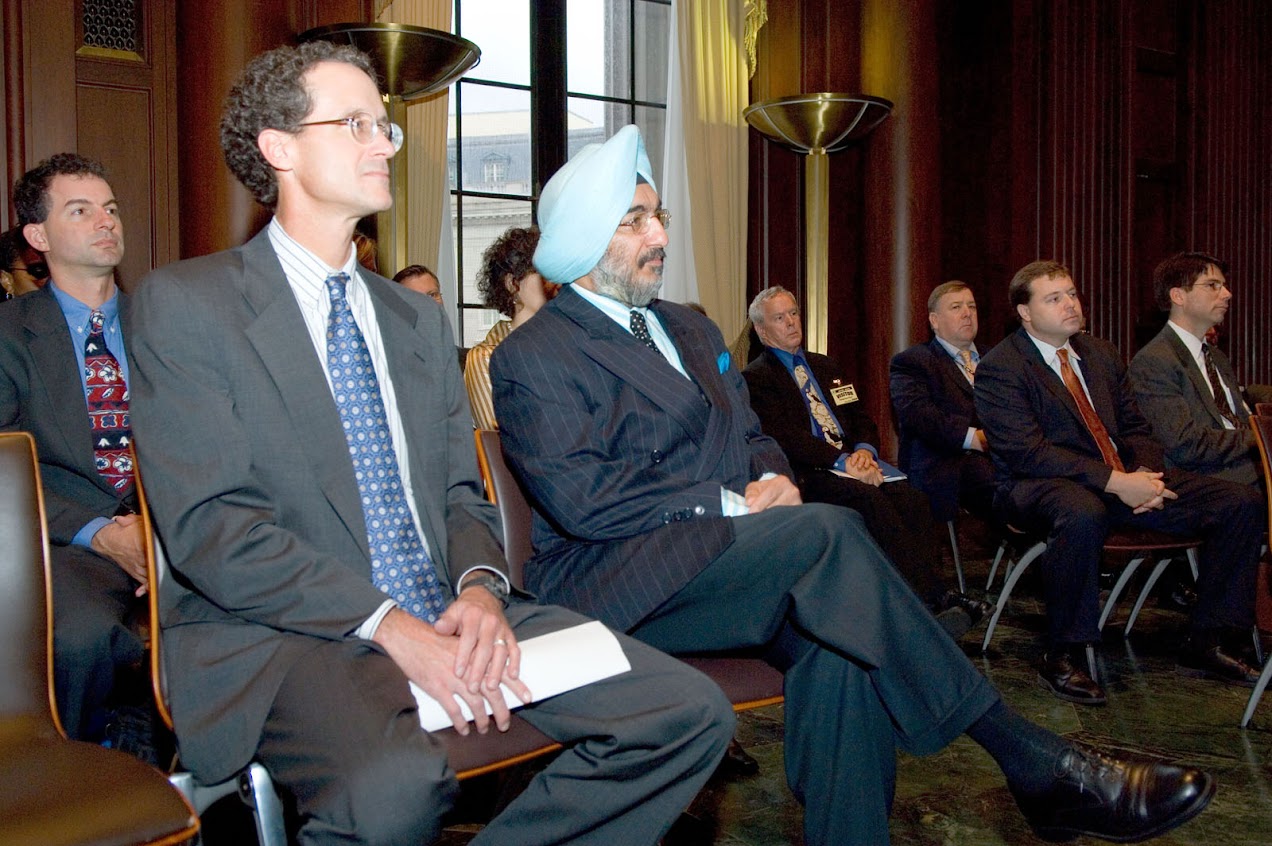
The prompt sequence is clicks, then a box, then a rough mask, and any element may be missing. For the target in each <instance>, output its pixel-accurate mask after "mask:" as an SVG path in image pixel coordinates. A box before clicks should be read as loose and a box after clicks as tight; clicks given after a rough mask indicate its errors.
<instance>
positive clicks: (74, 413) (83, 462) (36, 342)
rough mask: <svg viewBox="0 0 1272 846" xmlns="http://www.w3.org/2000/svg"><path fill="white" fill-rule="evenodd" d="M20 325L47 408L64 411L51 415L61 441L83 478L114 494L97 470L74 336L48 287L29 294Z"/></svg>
mask: <svg viewBox="0 0 1272 846" xmlns="http://www.w3.org/2000/svg"><path fill="white" fill-rule="evenodd" d="M24 328H25V329H26V331H27V332H28V333H29V334H30V336H31V340H30V342H29V348H30V352H31V358H32V360H33V361H34V362H35V372H36V374H37V376H38V379H39V383H40V389H41V390H43V391H44V394H45V399H46V400H47V402H48V407H49V408H55V409H63V410H64V411H65V413H60V414H57V415H55V428H56V430H57V432H58V433H59V434H60V435H61V436H62V439H63V440H64V441H65V444H66V447H65V449H66V452H67V454H68V455H74V456H76V457H77V459H78V462H77V463H78V464H79V466H80V471H81V475H82V476H84V478H86V479H92V480H93V481H94V483H96V484H97V486H98V487H100V488H101V489H102V490H104V491H108V492H109V493H110V494H111V496H117V494H116V492H115V491H114V490H112V489H111V488H110V486H108V485H107V484H106V482H105V480H103V479H102V478H101V476H100V474H98V472H97V462H96V460H95V459H94V457H93V437H92V429H91V428H90V425H89V420H88V405H87V403H86V400H85V398H84V384H83V382H81V381H80V376H79V373H78V372H76V364H75V362H76V359H75V350H74V348H73V346H72V345H73V344H74V343H75V339H74V337H73V336H72V335H71V333H70V330H69V329H68V328H67V327H66V316H65V315H64V314H62V308H61V306H59V305H58V303H57V299H56V298H55V297H54V296H53V291H52V290H51V289H49V288H47V287H46V288H44V289H42V290H40V291H38V292H36V293H33V294H31V295H30V308H29V310H28V312H27V316H26V321H25V324H24Z"/></svg>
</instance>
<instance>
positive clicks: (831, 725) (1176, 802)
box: [491, 126, 1213, 846]
mask: <svg viewBox="0 0 1272 846" xmlns="http://www.w3.org/2000/svg"><path fill="white" fill-rule="evenodd" d="M670 219H671V216H670V213H669V212H667V211H666V210H665V209H663V208H662V206H661V203H660V201H659V198H658V194H657V192H656V190H655V187H654V184H653V173H652V169H651V168H650V164H649V159H648V157H647V156H646V155H645V148H644V144H643V142H642V141H641V138H640V133H639V131H638V130H637V129H636V127H634V126H627V127H624V128H623V129H621V130H619V131H618V133H617V134H615V135H614V137H612V138H611V139H610V140H608V141H607V142H605V144H603V145H590V146H588V147H586V148H584V149H583V150H581V151H580V152H579V153H577V154H576V155H575V157H574V158H573V159H572V160H571V161H570V162H569V163H568V164H566V165H565V167H563V168H562V169H561V170H559V171H558V172H557V173H556V175H554V176H553V177H552V179H551V180H550V181H549V182H548V184H547V185H546V186H545V187H544V189H543V193H542V196H541V200H540V205H539V227H540V230H541V233H542V234H541V237H540V240H539V247H538V249H537V250H536V252H535V261H534V263H535V266H536V267H537V268H539V271H540V272H541V273H542V274H543V275H544V277H545V278H546V279H549V280H551V281H554V282H558V283H561V284H565V285H566V287H565V288H564V289H563V290H562V291H561V293H560V294H559V295H558V296H557V297H556V299H554V300H553V301H552V302H550V303H548V304H547V305H546V306H544V307H543V308H542V309H541V310H540V311H539V313H538V314H537V315H536V316H535V318H534V319H533V320H531V321H530V322H528V323H527V324H526V325H525V326H523V327H521V328H520V329H518V330H517V331H516V332H513V333H512V334H511V335H509V336H508V338H507V339H506V340H505V341H504V342H503V343H501V344H500V345H499V347H498V348H497V349H496V350H495V354H494V357H493V358H492V360H491V381H492V383H493V386H494V396H495V410H496V412H497V413H498V415H499V423H500V427H501V428H500V433H501V439H502V441H503V445H504V450H505V455H506V456H507V457H508V459H509V461H510V464H511V465H512V468H513V470H514V472H516V473H517V474H518V475H519V476H520V478H521V481H522V483H523V484H524V486H525V488H526V489H527V491H528V492H529V496H530V500H531V502H532V504H533V507H534V510H535V514H534V541H535V550H536V553H535V556H534V557H533V558H532V559H531V560H530V561H529V562H528V563H527V566H526V575H527V581H528V582H529V586H530V587H531V588H532V589H533V590H535V591H537V592H538V593H539V595H540V596H541V597H543V598H545V599H548V600H551V601H557V602H561V603H563V604H565V605H567V606H572V607H574V608H576V609H579V610H582V611H584V613H589V614H592V615H595V616H597V617H599V618H600V619H602V620H603V621H605V622H607V623H608V624H610V625H611V626H613V627H614V628H616V629H620V630H624V631H628V632H630V633H631V634H633V635H635V636H636V637H637V638H639V639H641V640H644V641H646V642H648V643H650V644H652V645H654V646H657V647H659V648H662V649H665V650H667V651H669V652H672V653H677V652H680V653H686V652H711V651H721V650H730V649H737V648H743V647H757V648H763V647H767V648H768V651H769V654H770V660H772V661H773V662H774V663H775V665H777V666H779V667H781V668H782V669H783V670H784V671H785V674H786V696H787V707H786V709H785V713H786V744H785V750H786V771H787V775H788V781H789V782H790V785H791V787H792V789H793V790H794V792H795V795H796V796H797V797H798V798H799V799H800V800H801V801H802V802H803V803H804V804H805V808H806V810H805V815H804V838H805V841H806V842H807V843H809V844H812V846H841V844H849V843H851V844H871V843H886V842H887V840H888V815H889V811H890V809H891V805H892V797H893V781H894V776H895V770H896V760H895V757H896V749H897V747H898V746H900V747H902V748H904V749H907V750H909V751H911V752H915V753H918V754H926V753H931V752H935V751H937V750H938V749H941V748H942V747H944V746H945V745H946V744H947V743H949V742H950V741H951V740H953V739H954V738H955V737H957V736H958V735H959V734H961V733H963V732H966V733H967V734H968V735H970V736H971V737H972V738H973V739H974V740H975V741H976V742H977V743H979V744H981V745H982V746H983V747H984V748H985V749H986V750H987V751H988V752H989V753H990V754H991V755H992V756H993V758H994V760H995V761H996V762H997V763H998V765H999V766H1000V767H1002V768H1003V771H1004V773H1005V774H1006V776H1007V783H1008V785H1009V786H1010V788H1011V790H1012V793H1013V795H1014V796H1015V797H1016V800H1017V802H1018V804H1019V805H1020V807H1021V809H1022V811H1024V813H1025V815H1026V817H1027V818H1028V820H1029V822H1030V823H1031V824H1032V825H1033V826H1034V828H1035V829H1036V830H1038V831H1040V832H1043V833H1044V834H1045V835H1046V836H1049V837H1054V838H1068V837H1071V836H1073V835H1074V834H1076V833H1079V832H1087V833H1092V834H1095V835H1097V836H1103V837H1111V838H1115V839H1119V840H1123V841H1130V840H1139V839H1144V838H1146V837H1151V836H1154V835H1156V834H1160V833H1161V832H1163V831H1167V830H1169V829H1171V828H1173V827H1174V826H1176V825H1178V824H1180V823H1181V822H1182V821H1184V820H1186V819H1188V818H1190V817H1192V816H1193V815H1195V814H1197V813H1198V812H1200V810H1201V809H1202V808H1204V807H1205V805H1206V803H1207V802H1208V801H1209V797H1210V794H1211V792H1212V791H1213V781H1212V780H1211V778H1210V777H1209V776H1208V775H1206V774H1205V773H1202V772H1200V771H1197V770H1194V769H1191V768H1187V767H1176V766H1169V765H1164V764H1156V763H1148V762H1144V761H1129V760H1119V759H1115V758H1111V757H1108V756H1105V755H1102V754H1099V753H1096V752H1093V751H1091V750H1086V749H1081V748H1079V747H1077V746H1074V745H1071V744H1069V743H1067V742H1066V741H1064V740H1063V739H1061V738H1059V737H1057V736H1056V735H1054V734H1052V733H1051V732H1049V731H1046V730H1045V729H1042V728H1040V727H1039V726H1036V725H1034V724H1033V723H1030V722H1029V721H1027V720H1025V719H1024V718H1023V717H1021V716H1019V715H1018V714H1016V713H1014V712H1013V711H1011V710H1010V709H1009V708H1008V707H1007V706H1006V705H1005V704H1003V702H1002V700H1001V698H1000V697H999V695H998V693H997V691H995V690H994V688H993V686H992V685H991V684H990V683H989V682H988V681H987V680H986V679H985V678H984V677H983V676H981V675H980V674H979V673H978V672H976V670H975V668H973V667H972V665H971V663H970V662H968V660H967V658H966V657H965V656H964V655H963V653H962V652H960V651H959V649H958V648H957V646H956V645H955V644H954V642H953V641H951V640H950V639H949V637H947V636H946V634H945V633H944V632H943V631H942V630H941V628H940V626H938V625H937V624H936V621H935V620H933V619H932V616H931V615H930V614H928V613H927V612H926V610H925V609H924V607H923V604H922V603H921V602H920V601H919V600H918V598H917V597H916V596H915V595H914V593H913V592H912V591H911V590H910V589H909V588H908V587H906V585H905V582H904V581H902V580H901V577H900V576H899V575H897V573H896V572H895V570H894V569H893V567H892V565H891V564H890V563H889V562H888V561H887V559H886V558H884V556H883V554H882V553H881V552H880V551H879V547H878V546H877V545H876V544H875V543H874V542H873V541H871V540H870V539H869V537H868V536H867V535H866V531H865V528H864V525H863V523H862V522H861V517H860V515H857V514H855V513H854V512H852V511H849V510H847V509H844V508H838V507H835V506H830V505H820V504H810V505H801V504H800V497H799V491H798V490H797V489H796V488H795V486H794V484H793V483H792V482H791V477H790V474H791V470H790V466H789V465H788V464H787V462H786V459H785V457H784V456H783V455H782V452H781V450H780V449H779V448H778V447H777V444H776V443H774V442H773V440H772V439H771V438H768V437H766V436H765V435H764V434H763V433H762V432H761V431H760V427H759V421H758V420H757V419H756V417H755V413H754V412H753V411H752V410H751V407H750V403H749V402H748V400H747V396H746V386H745V383H744V382H743V380H742V377H741V375H740V374H739V373H738V370H737V368H735V367H734V366H733V364H732V362H731V360H730V356H729V354H728V352H727V351H726V350H725V345H724V339H723V338H722V337H721V335H720V331H719V330H718V329H717V328H716V327H715V324H713V323H712V322H711V321H710V320H708V319H707V318H705V317H703V316H701V315H699V314H697V313H695V312H694V311H692V310H690V309H688V308H685V307H683V306H679V305H675V304H673V303H668V302H664V301H662V300H659V299H657V295H658V291H659V288H660V287H661V284H662V266H663V257H664V255H665V248H666V246H667V229H666V227H667V225H668V223H669V222H670ZM568 283H572V284H568Z"/></svg>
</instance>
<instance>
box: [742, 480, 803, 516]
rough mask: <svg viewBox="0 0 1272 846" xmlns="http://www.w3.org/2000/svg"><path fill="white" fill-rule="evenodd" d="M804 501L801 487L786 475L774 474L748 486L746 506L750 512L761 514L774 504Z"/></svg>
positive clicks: (800, 502) (791, 503) (794, 503)
mask: <svg viewBox="0 0 1272 846" xmlns="http://www.w3.org/2000/svg"><path fill="white" fill-rule="evenodd" d="M803 502H804V500H803V498H802V497H800V495H799V488H797V487H795V483H794V482H792V481H791V480H790V479H788V478H787V477H785V476H774V477H773V478H771V479H763V480H761V481H758V482H751V483H750V484H749V485H747V486H746V507H747V512H748V513H750V514H759V513H760V512H761V511H764V510H765V509H767V508H771V507H772V506H774V505H800V504H802V503H803Z"/></svg>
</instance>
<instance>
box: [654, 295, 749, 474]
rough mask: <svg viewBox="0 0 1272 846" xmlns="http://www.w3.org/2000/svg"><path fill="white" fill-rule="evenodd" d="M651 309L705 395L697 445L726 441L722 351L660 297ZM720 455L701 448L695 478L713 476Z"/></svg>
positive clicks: (726, 399) (726, 404)
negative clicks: (703, 419)
mask: <svg viewBox="0 0 1272 846" xmlns="http://www.w3.org/2000/svg"><path fill="white" fill-rule="evenodd" d="M652 308H653V310H654V312H655V313H656V314H657V315H658V318H659V319H660V320H661V321H662V322H663V326H664V327H665V328H666V329H667V334H669V335H671V339H672V341H673V342H674V343H675V345H676V350H677V351H678V352H679V353H680V361H681V363H682V364H684V366H685V370H686V371H688V373H689V376H690V377H691V378H692V379H693V381H694V382H695V383H696V384H697V386H698V388H699V390H700V396H702V397H705V398H706V401H707V405H708V406H709V409H710V410H709V411H708V413H707V425H706V429H705V431H703V432H702V435H701V437H700V438H699V439H698V442H699V443H700V444H723V443H725V442H726V438H727V437H728V432H729V425H730V420H731V415H730V414H729V413H728V412H727V409H728V408H729V393H728V391H727V389H726V387H725V384H724V375H723V374H722V373H721V372H720V353H721V352H723V350H716V349H713V348H712V347H711V345H710V343H709V342H710V339H711V336H710V335H709V334H707V333H706V332H701V331H697V330H696V329H694V328H693V327H692V326H690V325H688V324H687V323H686V322H684V321H683V320H682V317H683V315H681V313H680V312H679V311H678V310H676V309H670V308H667V307H666V303H664V302H662V301H661V300H658V301H656V302H655V303H654V304H653V306H652ZM697 416H698V415H694V418H695V419H696V418H697ZM700 428H701V423H698V424H697V427H696V428H694V429H689V430H688V431H689V432H690V434H691V435H693V434H695V433H696V432H697V431H698V430H699V429H700ZM723 454H724V453H723V450H713V449H704V450H701V451H700V453H699V458H698V467H697V468H695V474H694V475H695V478H699V479H706V478H710V477H711V476H712V475H714V473H713V471H714V470H715V468H716V466H717V465H718V464H719V463H720V461H721V460H722V458H723Z"/></svg>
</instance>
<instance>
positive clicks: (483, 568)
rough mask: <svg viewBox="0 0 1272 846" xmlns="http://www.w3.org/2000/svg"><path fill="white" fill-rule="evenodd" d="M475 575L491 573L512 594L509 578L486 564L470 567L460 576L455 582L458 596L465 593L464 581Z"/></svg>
mask: <svg viewBox="0 0 1272 846" xmlns="http://www.w3.org/2000/svg"><path fill="white" fill-rule="evenodd" d="M473 573H490V574H491V575H492V576H494V577H495V578H497V579H500V580H501V581H502V582H503V583H504V587H505V588H506V589H507V590H508V593H509V594H511V593H512V582H510V581H508V577H507V576H505V575H504V574H503V573H501V572H499V571H498V570H496V569H495V568H494V567H490V566H488V565H486V564H478V565H477V566H475V567H469V568H468V569H467V570H465V571H464V572H462V573H460V574H459V578H458V579H456V580H455V595H456V596H459V595H460V594H461V593H463V592H464V579H466V578H468V577H469V576H471V575H472V574H473Z"/></svg>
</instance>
